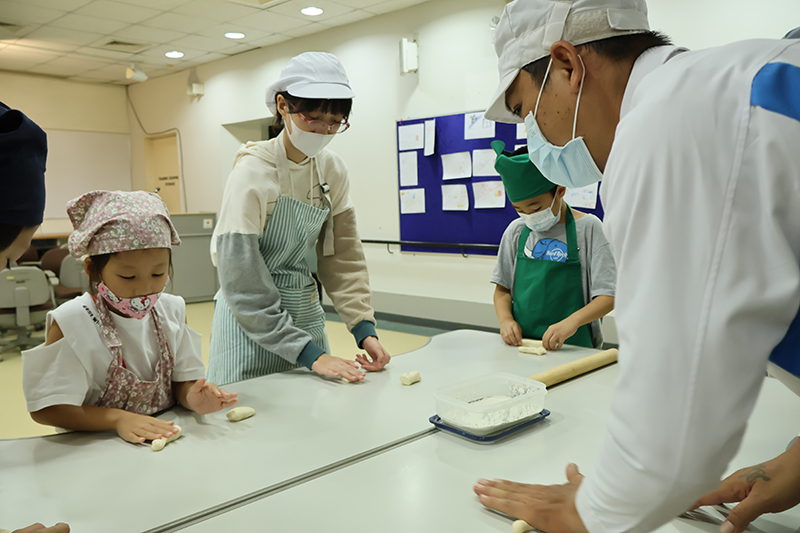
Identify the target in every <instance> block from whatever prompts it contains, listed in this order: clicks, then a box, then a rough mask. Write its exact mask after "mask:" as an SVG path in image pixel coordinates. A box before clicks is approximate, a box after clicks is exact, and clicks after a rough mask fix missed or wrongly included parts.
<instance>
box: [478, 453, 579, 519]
mask: <svg viewBox="0 0 800 533" xmlns="http://www.w3.org/2000/svg"><path fill="white" fill-rule="evenodd" d="M567 480H568V482H567V483H566V484H564V485H525V484H523V483H513V482H511V481H503V480H495V481H487V480H485V479H481V480H480V481H478V483H477V484H476V485H475V487H474V488H473V490H474V491H475V494H477V495H478V498H479V499H480V501H481V503H482V504H483V505H485V506H486V507H488V508H490V509H494V510H496V511H500V512H501V513H505V514H507V515H509V516H513V517H514V518H516V519H518V520H525V521H526V522H527V523H528V524H530V525H531V526H533V527H535V528H536V529H539V530H542V531H547V533H587V531H586V527H585V526H584V525H583V521H582V520H581V517H580V516H579V515H578V510H577V509H576V508H575V494H576V493H577V492H578V487H579V486H580V484H581V481H583V475H581V473H580V472H578V467H577V465H575V464H570V465H568V466H567Z"/></svg>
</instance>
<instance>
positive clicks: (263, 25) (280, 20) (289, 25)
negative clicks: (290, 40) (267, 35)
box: [231, 11, 309, 33]
mask: <svg viewBox="0 0 800 533" xmlns="http://www.w3.org/2000/svg"><path fill="white" fill-rule="evenodd" d="M231 23H232V24H238V25H241V26H244V27H245V28H255V29H257V30H261V31H268V32H272V33H283V32H284V31H285V30H292V29H294V28H299V27H300V26H305V25H306V24H308V23H309V22H308V21H304V20H300V19H297V18H294V17H287V16H285V15H281V14H280V13H273V12H272V11H260V12H259V13H256V14H255V15H251V16H249V17H245V18H242V19H236V20H234V21H231ZM244 33H247V32H246V31H245V32H244Z"/></svg>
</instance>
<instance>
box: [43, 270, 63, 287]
mask: <svg viewBox="0 0 800 533" xmlns="http://www.w3.org/2000/svg"><path fill="white" fill-rule="evenodd" d="M44 273H45V275H46V276H47V279H48V280H50V285H52V286H53V287H57V286H58V285H60V284H61V281H59V279H58V276H56V273H55V272H53V271H52V270H45V271H44Z"/></svg>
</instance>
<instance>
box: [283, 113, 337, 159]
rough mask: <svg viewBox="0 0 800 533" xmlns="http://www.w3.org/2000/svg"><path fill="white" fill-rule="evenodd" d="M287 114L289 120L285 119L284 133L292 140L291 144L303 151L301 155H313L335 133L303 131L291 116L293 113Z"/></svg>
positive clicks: (318, 151)
mask: <svg viewBox="0 0 800 533" xmlns="http://www.w3.org/2000/svg"><path fill="white" fill-rule="evenodd" d="M288 116H289V120H287V121H286V133H287V134H288V135H289V140H290V141H291V142H292V145H293V146H294V147H295V148H297V149H298V150H300V151H301V152H303V155H305V156H306V157H314V156H315V155H317V154H318V153H320V152H321V151H322V149H323V148H325V147H326V146H328V144H330V142H331V141H332V140H333V138H334V137H336V136H335V135H323V134H321V133H313V132H310V131H303V130H301V129H300V126H298V125H297V122H295V120H294V119H293V118H292V117H293V116H294V115H293V114H289V115H288ZM289 122H291V124H289Z"/></svg>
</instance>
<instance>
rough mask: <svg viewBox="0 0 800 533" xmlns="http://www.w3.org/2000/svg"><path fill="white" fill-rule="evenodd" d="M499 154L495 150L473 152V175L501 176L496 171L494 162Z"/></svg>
mask: <svg viewBox="0 0 800 533" xmlns="http://www.w3.org/2000/svg"><path fill="white" fill-rule="evenodd" d="M495 158H497V154H496V153H495V152H494V150H473V151H472V175H473V176H499V175H500V174H498V173H497V171H496V170H495V169H494V160H495Z"/></svg>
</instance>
